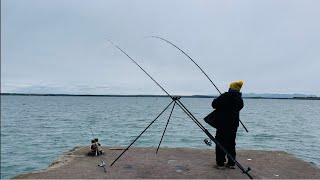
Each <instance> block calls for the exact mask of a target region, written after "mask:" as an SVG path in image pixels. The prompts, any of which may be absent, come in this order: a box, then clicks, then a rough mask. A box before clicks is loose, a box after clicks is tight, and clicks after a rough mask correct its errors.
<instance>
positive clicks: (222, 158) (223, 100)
mask: <svg viewBox="0 0 320 180" xmlns="http://www.w3.org/2000/svg"><path fill="white" fill-rule="evenodd" d="M242 85H243V81H237V82H232V83H231V84H230V88H229V90H228V92H225V93H223V94H221V95H220V96H219V97H217V98H216V99H214V100H213V101H212V104H211V105H212V107H213V109H215V110H214V114H215V115H214V116H215V117H214V118H215V121H216V129H217V131H216V137H215V138H216V140H217V141H218V142H219V143H220V144H221V145H222V146H223V147H224V148H225V149H226V150H227V152H228V153H229V154H230V155H231V156H232V158H233V159H235V158H236V148H235V146H236V134H237V130H238V126H239V120H240V118H239V116H240V110H241V109H242V108H243V106H244V104H243V99H242V93H241V92H240V90H241V87H242ZM225 162H226V153H225V152H224V151H223V150H222V149H221V148H220V147H219V146H216V165H215V167H216V168H218V169H224V168H225V167H227V168H230V169H235V162H234V161H232V159H231V158H229V157H228V162H226V163H225Z"/></svg>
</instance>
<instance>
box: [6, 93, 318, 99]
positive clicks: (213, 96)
mask: <svg viewBox="0 0 320 180" xmlns="http://www.w3.org/2000/svg"><path fill="white" fill-rule="evenodd" d="M2 95H5V96H80V97H157V98H168V95H112V94H110V95H92V94H35V93H1V96H2ZM172 96H175V97H176V96H178V97H183V98H216V97H217V96H216V95H188V96H187V95H182V96H181V95H172ZM243 98H244V99H298V100H320V97H314V96H310V97H309V96H306V97H261V96H259V95H257V96H255V97H246V96H244V97H243Z"/></svg>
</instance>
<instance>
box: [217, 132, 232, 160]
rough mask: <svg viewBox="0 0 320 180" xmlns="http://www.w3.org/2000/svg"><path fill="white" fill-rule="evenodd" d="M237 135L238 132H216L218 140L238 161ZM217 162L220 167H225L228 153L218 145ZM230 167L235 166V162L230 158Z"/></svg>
mask: <svg viewBox="0 0 320 180" xmlns="http://www.w3.org/2000/svg"><path fill="white" fill-rule="evenodd" d="M236 135H237V131H222V130H217V131H216V140H217V141H218V142H219V143H220V144H221V145H222V146H223V147H224V148H225V149H226V150H227V152H228V153H229V154H230V155H231V156H232V157H233V158H234V159H236ZM216 162H217V165H218V166H223V165H224V162H226V153H225V152H223V150H222V149H221V148H220V147H219V146H217V145H216ZM228 165H230V166H234V165H235V162H233V161H232V160H231V159H230V158H229V157H228Z"/></svg>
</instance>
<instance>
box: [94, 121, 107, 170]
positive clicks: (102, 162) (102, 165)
mask: <svg viewBox="0 0 320 180" xmlns="http://www.w3.org/2000/svg"><path fill="white" fill-rule="evenodd" d="M90 130H91V134H92V137H93V139H94V143H95V144H96V146H97V150H96V156H98V154H99V153H100V152H99V145H98V144H97V141H96V138H95V137H94V135H93V131H92V129H91V127H90ZM100 161H101V164H99V165H98V166H99V167H103V170H104V172H107V170H106V163H105V162H104V161H103V160H102V159H101V158H100Z"/></svg>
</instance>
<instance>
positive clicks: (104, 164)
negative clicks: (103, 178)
mask: <svg viewBox="0 0 320 180" xmlns="http://www.w3.org/2000/svg"><path fill="white" fill-rule="evenodd" d="M98 166H99V167H103V169H104V172H107V170H106V163H105V162H104V161H102V160H101V164H98Z"/></svg>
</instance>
